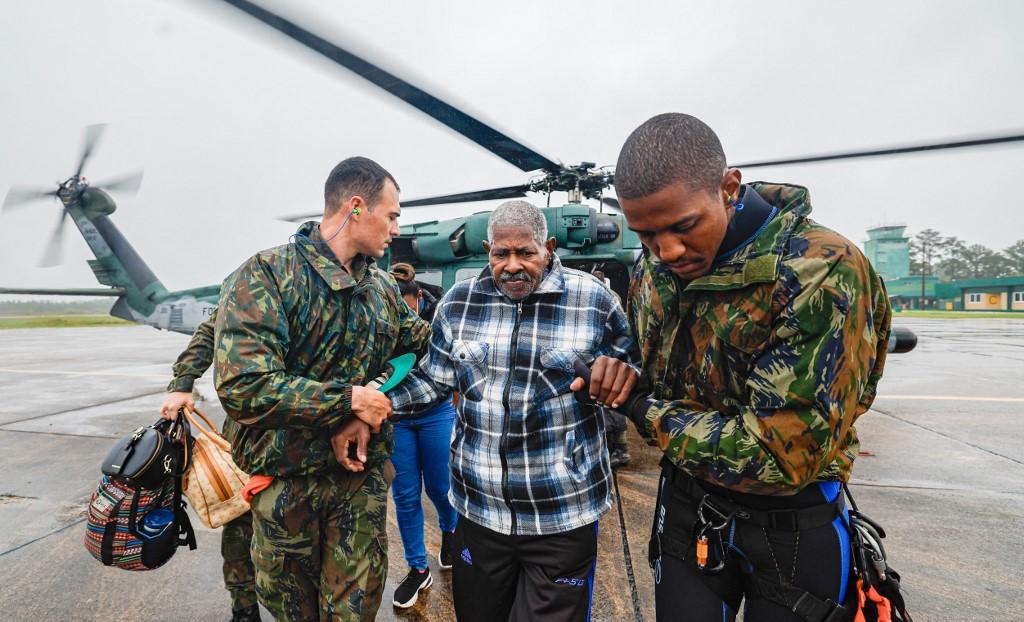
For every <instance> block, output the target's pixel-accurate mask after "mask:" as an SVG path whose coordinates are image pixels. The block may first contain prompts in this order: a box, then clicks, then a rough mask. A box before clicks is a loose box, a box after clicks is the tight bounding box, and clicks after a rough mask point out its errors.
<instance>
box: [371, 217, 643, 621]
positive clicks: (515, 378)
mask: <svg viewBox="0 0 1024 622" xmlns="http://www.w3.org/2000/svg"><path fill="white" fill-rule="evenodd" d="M488 238H489V241H488V242H485V243H484V248H485V250H486V251H487V253H488V260H489V263H490V265H489V266H488V267H487V268H485V269H484V270H483V271H482V272H481V273H480V274H479V275H478V276H476V277H474V278H471V279H468V280H466V281H463V282H461V283H458V284H457V285H455V287H453V288H452V289H451V290H450V291H449V292H448V293H447V294H446V295H445V296H444V297H443V298H442V299H441V301H440V302H439V303H438V306H437V310H436V311H435V315H434V320H433V326H432V329H433V334H432V337H431V341H430V347H429V349H428V352H427V355H426V356H425V357H424V358H423V359H422V360H421V361H420V364H419V368H418V369H416V370H414V372H413V374H412V375H411V376H410V378H408V379H407V380H406V381H405V382H404V383H403V384H402V385H400V386H399V387H398V388H396V389H394V390H393V391H392V392H391V394H390V397H391V398H392V401H393V403H394V407H395V413H396V415H397V416H401V415H402V414H403V413H410V412H416V411H419V410H422V409H423V408H425V407H427V406H429V405H432V404H437V403H439V402H442V401H444V400H446V399H448V396H449V395H450V394H451V393H452V392H453V391H458V392H459V395H460V398H459V401H458V406H457V410H458V416H457V417H456V421H455V432H454V434H453V438H452V444H451V489H450V492H449V498H450V499H451V502H452V505H453V506H454V507H455V509H456V511H457V512H458V513H459V515H460V518H459V523H458V527H457V529H456V533H455V556H454V557H455V568H454V569H453V578H452V587H453V592H454V600H455V611H456V614H457V616H458V618H459V620H482V621H487V622H492V621H493V620H506V619H508V618H509V615H510V613H513V611H514V615H515V617H516V619H521V620H586V619H587V618H588V616H589V611H590V595H591V593H592V591H593V585H594V567H595V561H596V557H597V521H598V519H599V518H600V517H601V515H602V514H603V513H604V512H605V511H606V510H607V509H608V508H609V507H611V504H612V493H611V487H610V486H609V481H610V477H611V468H610V466H609V464H608V450H607V446H606V443H605V429H604V417H603V416H602V413H601V412H600V411H599V410H598V408H596V407H595V406H593V405H590V404H584V403H582V402H580V401H577V400H576V399H574V396H573V392H572V390H571V389H570V385H571V384H572V383H573V382H574V374H573V362H574V361H575V360H576V359H582V360H583V361H585V362H586V363H588V364H593V367H594V370H595V371H594V375H595V378H594V380H592V382H591V391H590V392H591V394H592V395H593V396H594V399H595V400H596V401H597V402H599V403H608V404H612V403H617V402H619V401H620V400H621V399H624V398H625V397H626V396H627V395H628V394H629V392H630V391H631V390H632V387H633V384H634V383H635V381H636V372H635V370H634V369H633V368H631V367H630V366H629V365H628V361H629V360H630V354H631V352H632V351H633V348H634V343H633V341H632V339H631V338H630V335H629V329H628V326H627V323H626V318H625V314H624V313H623V310H622V307H621V305H620V304H619V301H618V298H617V297H616V296H615V294H614V293H612V291H611V290H609V289H608V288H607V287H606V286H605V285H604V284H603V283H602V282H600V281H598V280H597V279H596V278H594V277H593V276H591V275H589V274H585V273H583V272H579V271H577V270H572V269H569V268H565V267H563V266H562V264H561V263H560V262H559V260H558V257H557V255H555V253H554V250H555V240H554V238H550V239H549V238H548V237H547V224H546V222H545V219H544V215H543V214H542V213H541V211H540V210H539V209H537V208H536V207H534V206H533V205H531V204H529V203H527V202H525V201H509V202H506V203H503V204H502V205H500V206H499V207H498V208H497V209H496V210H495V211H494V213H493V214H492V215H491V219H490V221H489V223H488ZM577 384H582V382H581V381H577ZM574 388H577V387H574Z"/></svg>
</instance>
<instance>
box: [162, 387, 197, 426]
mask: <svg viewBox="0 0 1024 622" xmlns="http://www.w3.org/2000/svg"><path fill="white" fill-rule="evenodd" d="M182 406H188V409H189V410H193V409H194V408H195V407H196V401H195V400H194V399H192V392H191V391H175V392H173V393H168V394H167V397H166V398H164V403H163V404H162V405H161V406H160V416H161V417H163V418H164V419H167V420H168V421H174V420H175V419H177V418H178V411H179V410H181V407H182Z"/></svg>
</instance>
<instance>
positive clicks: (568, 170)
mask: <svg viewBox="0 0 1024 622" xmlns="http://www.w3.org/2000/svg"><path fill="white" fill-rule="evenodd" d="M224 2H225V3H226V4H229V5H231V6H233V7H235V8H236V9H238V10H239V11H241V12H243V13H245V14H246V15H248V16H250V17H252V18H254V19H256V20H258V21H260V22H262V23H263V24H265V25H267V26H269V27H271V28H273V29H275V30H277V31H278V32H280V33H281V34H283V35H285V36H287V37H289V38H291V39H293V40H295V41H296V42H298V43H299V44H302V45H304V46H305V47H307V48H309V49H310V50H312V51H315V52H317V53H319V54H321V55H323V56H324V57H326V58H327V59H329V60H330V61H332V62H334V63H336V64H337V65H339V66H341V67H343V68H344V69H346V70H348V71H351V72H353V73H354V74H356V75H358V76H359V77H361V78H363V79H365V80H367V81H368V82H370V83H371V84H374V85H375V86H377V87H379V88H381V89H383V90H385V91H387V92H388V93H390V94H391V95H393V96H395V97H397V98H398V99H400V100H402V101H404V102H406V103H407V104H409V105H411V106H413V107H414V108H416V109H418V110H419V111H421V112H422V113H424V114H426V115H427V116H429V117H431V118H432V119H434V120H435V121H437V122H440V123H441V124H443V125H445V126H446V127H448V128H449V129H451V130H453V131H455V132H457V133H459V134H461V135H462V136H464V137H465V138H467V139H469V140H471V141H473V142H475V143H477V144H478V145H479V146H481V147H482V148H484V149H485V150H487V151H489V152H491V153H492V154H494V155H496V156H498V157H499V158H502V159H503V160H505V161H507V162H508V163H510V164H512V165H513V166H515V167H517V168H519V169H520V170H521V171H523V172H524V173H530V174H532V175H533V178H532V179H530V180H529V181H528V182H526V183H523V184H518V185H513V186H505V187H499V188H490V189H485V190H477V191H471V192H463V193H458V194H448V195H443V196H434V197H428V198H422V199H415V200H411V201H403V202H402V206H403V207H404V208H415V207H424V206H431V205H448V204H455V203H468V202H474V201H484V200H493V199H510V198H519V197H525V196H527V193H543V194H545V195H546V196H547V201H548V205H547V207H545V208H543V210H542V211H543V212H544V215H545V218H546V219H547V222H548V228H549V231H551V233H552V235H553V236H554V237H555V238H556V240H557V246H558V253H559V255H560V256H561V258H562V261H563V263H564V264H566V265H568V266H571V267H575V268H578V269H582V270H585V271H588V272H592V273H596V272H601V273H602V274H603V275H604V276H605V278H607V279H608V281H609V284H610V286H611V287H612V289H613V290H615V291H616V292H617V293H619V294H620V295H624V293H625V290H626V287H627V284H628V280H629V273H630V270H631V269H632V266H633V264H634V261H635V259H636V257H637V255H638V254H639V253H640V252H642V248H641V245H640V243H639V239H638V238H637V237H636V236H635V235H634V234H633V233H632V232H631V231H630V230H629V228H628V227H627V226H626V223H625V219H624V217H623V216H622V215H621V212H620V210H618V203H617V201H616V200H615V199H614V198H613V197H612V196H610V193H609V196H605V195H606V192H607V191H609V189H610V188H613V187H614V171H613V170H611V169H610V168H608V167H598V166H597V165H596V164H595V163H593V162H581V163H579V164H576V165H565V164H562V163H560V162H557V161H555V160H552V159H550V158H548V157H546V156H544V155H541V154H540V153H539V152H537V151H535V150H534V149H531V148H530V147H528V146H526V145H524V144H522V143H520V142H519V141H517V140H515V139H513V138H511V137H509V136H508V135H507V134H505V133H503V132H501V131H500V130H498V129H495V128H493V127H491V126H489V125H487V124H486V123H484V122H482V121H480V120H479V119H476V118H474V117H472V116H470V115H469V114H467V113H465V112H464V111H462V110H459V109H458V108H455V107H454V106H452V105H451V104H449V103H447V102H445V101H443V100H441V99H439V98H437V97H435V96H434V95H431V94H430V93H427V92H426V91H424V90H422V89H420V88H419V87H417V86H415V85H413V84H412V83H410V82H408V81H406V80H403V79H402V78H399V77H398V76H396V75H394V74H392V73H390V72H388V71H387V70H385V69H384V68H382V67H380V66H378V65H376V64H373V63H371V62H369V61H367V60H366V59H364V58H362V57H360V56H358V55H356V54H354V53H352V52H350V51H348V50H346V49H344V48H342V47H341V46H339V45H337V44H335V43H333V42H331V41H328V40H326V39H324V38H322V37H320V36H318V35H316V34H315V33H313V32H312V31H310V30H308V29H306V28H304V27H302V26H301V25H299V24H297V23H295V22H294V21H291V20H288V19H286V18H284V17H282V16H280V15H278V14H276V13H273V12H271V11H269V10H267V9H265V8H263V7H262V6H260V5H258V4H255V3H253V2H249V1H248V0H224ZM101 132H102V128H98V127H90V128H89V130H87V134H86V144H85V148H84V150H83V153H82V157H81V158H80V162H79V165H78V167H77V170H76V172H75V174H74V175H72V176H71V177H69V178H68V179H67V180H65V181H64V182H60V183H59V184H58V188H57V190H49V189H44V190H40V189H34V188H31V189H24V188H13V189H11V191H10V192H9V194H8V196H7V199H6V200H5V202H4V204H3V209H4V210H6V209H8V208H13V207H15V206H16V205H20V204H23V203H25V202H28V201H31V200H35V199H39V198H47V197H57V198H58V199H60V201H61V204H62V213H61V216H60V221H59V224H58V228H57V230H56V231H55V233H54V238H53V240H51V243H50V247H49V249H48V251H47V253H46V257H45V261H46V262H52V261H53V259H54V254H55V252H56V251H55V250H54V249H56V248H59V243H57V242H54V240H56V241H58V242H59V239H60V236H61V234H62V231H63V223H64V221H65V220H66V218H67V217H68V216H70V217H71V219H72V220H73V221H74V222H75V224H76V226H77V227H78V229H79V231H80V232H81V233H82V236H83V237H84V238H85V240H86V243H87V244H88V245H89V247H90V249H91V250H92V252H93V254H94V255H95V257H96V259H95V260H90V261H89V265H90V267H91V268H92V270H93V273H94V275H95V276H96V279H97V280H98V281H99V282H100V284H102V285H105V286H107V287H105V288H99V289H59V290H53V289H50V290H41V289H11V288H0V293H17V294H59V295H87V296H97V295H103V296H113V297H116V298H117V300H116V302H115V303H114V305H113V307H112V308H111V310H110V313H111V315H113V316H115V317H120V318H124V319H127V320H130V321H133V322H137V323H140V324H146V325H149V326H154V327H156V328H160V329H163V330H171V331H176V332H181V333H185V334H192V333H193V332H194V331H195V329H196V328H197V327H198V325H199V324H200V323H201V322H202V321H204V320H205V319H206V318H207V317H209V315H210V313H212V311H213V309H214V308H215V307H216V304H217V298H218V293H219V289H220V286H219V285H210V286H206V287H199V288H194V289H188V290H181V291H174V292H169V291H167V289H166V288H165V287H164V286H163V284H162V283H161V282H160V280H159V279H158V278H157V277H156V276H155V275H154V274H153V272H152V271H151V270H150V269H149V267H148V266H146V264H145V263H144V262H143V261H142V259H141V257H139V255H138V253H137V252H136V251H135V250H134V248H132V246H131V244H130V243H129V242H128V241H127V239H126V238H125V237H124V236H123V235H122V234H121V232H120V231H119V230H118V229H117V228H116V227H115V226H114V224H113V222H112V221H111V219H110V215H111V214H112V213H113V212H114V210H115V209H116V205H115V203H114V200H113V199H112V198H111V196H110V195H109V194H108V192H107V191H108V190H109V191H111V192H116V191H123V190H131V189H133V186H134V188H137V187H138V183H139V182H141V175H136V176H134V177H132V176H130V177H126V178H124V179H118V180H115V182H108V183H107V184H97V185H90V183H89V182H88V180H87V179H86V178H85V177H84V176H83V175H82V172H83V170H84V166H85V163H86V161H87V159H88V157H89V155H90V154H91V153H92V151H93V150H94V148H95V146H96V144H97V142H98V140H99V136H100V134H101ZM1022 140H1024V135H1000V136H989V137H973V138H960V139H953V140H946V141H941V142H932V143H922V144H914V145H903V146H890V147H880V148H877V149H868V150H860V151H845V152H836V153H826V154H818V155H808V156H801V157H793V158H784V159H775V160H768V161H759V162H747V163H736V164H733V163H730V165H731V166H735V167H738V168H742V169H752V168H757V167H765V166H780V165H786V164H806V163H813V162H822V161H833V160H846V159H854V158H869V157H886V156H895V155H903V154H911V153H918V152H927V151H934V150H945V149H963V148H971V147H982V146H986V145H994V144H1000V143H1010V142H1019V141H1022ZM556 192H557V193H562V192H564V193H566V194H567V200H566V202H565V203H564V204H562V205H560V206H558V205H556V206H554V207H552V206H551V199H552V195H553V193H556ZM584 199H589V200H597V202H598V205H600V206H601V207H600V208H598V209H595V208H593V207H590V206H589V205H587V204H584V202H583V201H584ZM605 208H607V209H608V211H607V212H606V211H605ZM320 215H321V214H320V213H315V214H304V215H298V216H293V217H288V218H286V219H287V220H305V219H308V218H317V217H319V216H320ZM487 218H488V213H487V212H480V213H477V214H473V215H471V216H466V217H462V218H455V219H448V220H434V221H429V222H423V223H416V224H412V225H406V226H403V227H402V229H401V234H400V235H399V236H398V237H397V238H396V239H395V240H393V243H392V248H391V251H390V257H389V258H386V259H385V261H387V260H388V259H390V260H391V261H405V262H408V263H411V264H412V265H413V266H414V267H415V268H416V270H417V276H418V279H419V280H421V281H422V282H423V283H424V284H425V285H429V286H431V287H434V288H437V289H438V290H441V291H443V290H447V289H448V288H449V287H451V286H452V285H453V284H454V283H455V282H457V281H458V280H461V279H462V278H465V277H467V276H472V275H474V274H476V273H478V272H479V271H480V270H481V269H482V268H483V266H485V265H487V257H486V255H485V253H484V251H483V248H482V245H481V244H480V242H481V240H483V239H484V238H485V237H486V223H487ZM901 333H902V335H903V337H902V338H900V337H897V336H895V335H894V339H892V340H890V350H896V351H906V350H907V349H909V348H912V347H913V345H912V344H911V341H913V342H914V343H916V337H913V334H912V333H909V331H906V332H902V331H901ZM908 333H909V335H908ZM911 337H913V339H912V340H911ZM908 346H909V347H908Z"/></svg>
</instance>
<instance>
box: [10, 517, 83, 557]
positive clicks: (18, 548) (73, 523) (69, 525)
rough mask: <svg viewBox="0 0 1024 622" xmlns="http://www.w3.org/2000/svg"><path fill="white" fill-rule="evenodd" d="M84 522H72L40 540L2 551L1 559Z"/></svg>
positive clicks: (32, 540) (41, 537)
mask: <svg viewBox="0 0 1024 622" xmlns="http://www.w3.org/2000/svg"><path fill="white" fill-rule="evenodd" d="M84 522H85V517H82V518H79V519H78V520H76V521H73V522H70V523H68V524H67V525H64V526H63V527H59V528H57V529H54V530H53V531H51V532H50V533H44V534H43V535H41V536H39V537H38V538H33V539H31V540H29V541H28V542H23V543H22V544H19V545H18V546H16V547H14V548H10V549H7V550H6V551H2V552H0V557H3V556H4V555H7V554H8V553H13V552H15V551H18V550H21V549H23V548H25V547H26V546H29V545H30V544H35V543H36V542H39V541H40V540H44V539H46V538H49V537H50V536H52V535H54V534H58V533H60V532H62V531H65V530H67V529H68V528H69V527H74V526H75V525H78V524H81V523H84Z"/></svg>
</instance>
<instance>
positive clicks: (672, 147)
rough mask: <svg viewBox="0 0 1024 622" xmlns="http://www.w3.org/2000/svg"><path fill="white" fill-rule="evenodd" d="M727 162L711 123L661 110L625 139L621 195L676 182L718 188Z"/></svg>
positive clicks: (618, 173)
mask: <svg viewBox="0 0 1024 622" xmlns="http://www.w3.org/2000/svg"><path fill="white" fill-rule="evenodd" d="M725 166H726V162H725V152H724V151H723V150H722V143H721V142H720V141H719V140H718V136H717V135H715V132H714V130H712V129H711V128H710V127H708V126H707V124H705V123H704V122H703V121H701V120H700V119H698V118H697V117H692V116H690V115H688V114H681V113H678V112H668V113H665V114H659V115H658V116H656V117H651V118H650V119H648V120H647V121H645V122H644V123H643V124H642V125H641V126H640V127H638V128H636V129H635V130H633V133H632V134H630V135H629V138H627V139H626V143H625V144H624V145H622V150H621V151H620V152H619V161H618V163H617V164H616V165H615V192H616V194H618V195H619V198H621V199H637V198H640V197H645V196H648V195H650V194H654V193H655V192H657V191H659V190H661V189H662V188H665V187H666V186H669V185H671V184H674V183H678V182H683V183H685V184H686V185H688V186H689V187H690V188H691V189H693V190H709V191H711V192H716V191H717V190H718V186H719V185H720V184H721V183H722V174H723V172H724V171H725Z"/></svg>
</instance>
